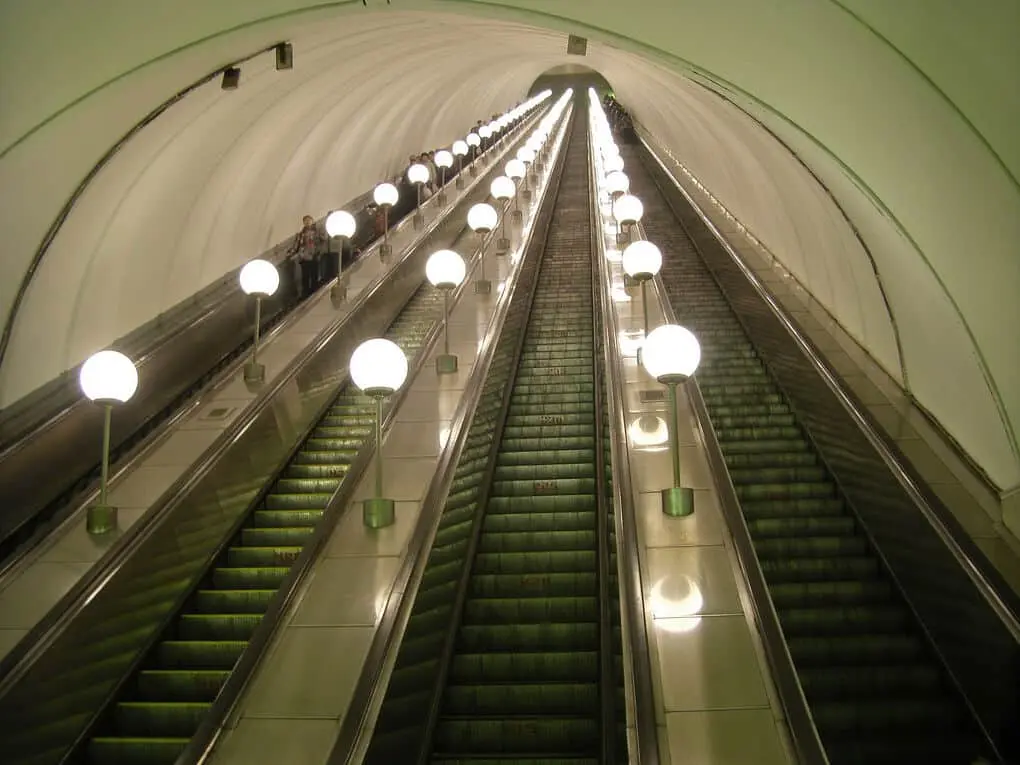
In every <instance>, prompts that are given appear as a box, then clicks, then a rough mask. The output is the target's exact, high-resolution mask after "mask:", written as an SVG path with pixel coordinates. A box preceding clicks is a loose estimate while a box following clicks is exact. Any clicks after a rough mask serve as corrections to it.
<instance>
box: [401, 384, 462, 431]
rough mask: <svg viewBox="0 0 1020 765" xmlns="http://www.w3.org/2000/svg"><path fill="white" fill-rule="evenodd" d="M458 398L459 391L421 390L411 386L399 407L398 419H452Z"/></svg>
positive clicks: (408, 420) (405, 420) (413, 420)
mask: <svg viewBox="0 0 1020 765" xmlns="http://www.w3.org/2000/svg"><path fill="white" fill-rule="evenodd" d="M460 400H461V393H460V391H455V390H444V391H438V392H437V391H431V390H427V391H423V390H416V389H414V388H413V387H412V389H411V390H409V391H408V392H407V395H406V396H405V397H404V403H403V404H402V405H401V407H400V415H399V421H400V422H401V423H405V422H428V421H430V420H449V419H452V418H453V415H454V413H455V412H456V411H457V407H458V406H459V405H460Z"/></svg>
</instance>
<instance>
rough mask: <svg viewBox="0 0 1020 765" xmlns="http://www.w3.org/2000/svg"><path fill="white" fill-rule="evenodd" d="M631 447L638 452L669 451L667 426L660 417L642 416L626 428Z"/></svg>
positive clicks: (652, 415)
mask: <svg viewBox="0 0 1020 765" xmlns="http://www.w3.org/2000/svg"><path fill="white" fill-rule="evenodd" d="M627 437H628V438H629V439H630V443H631V446H632V447H633V448H634V450H635V451H639V452H664V451H667V450H668V449H669V426H668V425H667V424H666V421H665V420H664V419H662V418H661V417H657V416H655V415H654V414H643V415H641V416H640V417H638V418H636V419H635V420H634V421H633V422H632V423H631V424H630V425H629V426H628V427H627Z"/></svg>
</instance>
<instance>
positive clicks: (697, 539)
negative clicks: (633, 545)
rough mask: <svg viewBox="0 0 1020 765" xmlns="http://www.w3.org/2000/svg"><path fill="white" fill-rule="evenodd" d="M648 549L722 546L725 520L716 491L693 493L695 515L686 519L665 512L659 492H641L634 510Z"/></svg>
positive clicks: (642, 537) (642, 541)
mask: <svg viewBox="0 0 1020 765" xmlns="http://www.w3.org/2000/svg"><path fill="white" fill-rule="evenodd" d="M635 512H637V513H638V519H639V521H638V522H639V524H640V531H639V533H640V535H641V543H642V544H643V545H644V546H645V547H676V546H681V545H721V544H723V526H724V523H723V520H722V514H721V511H720V509H719V500H718V498H717V497H716V493H715V491H712V490H708V489H695V490H694V513H693V514H692V515H688V516H686V517H683V518H677V517H674V516H669V515H666V514H665V513H664V512H662V495H661V494H660V493H659V492H642V493H641V494H640V495H639V496H638V504H637V507H636V508H635Z"/></svg>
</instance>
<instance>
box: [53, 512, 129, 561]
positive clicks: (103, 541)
mask: <svg viewBox="0 0 1020 765" xmlns="http://www.w3.org/2000/svg"><path fill="white" fill-rule="evenodd" d="M147 511H148V508H144V507H120V508H118V509H117V528H116V529H114V530H113V531H111V532H109V533H107V534H100V535H98V536H97V535H95V534H89V533H88V531H87V530H86V529H85V518H84V517H82V518H79V519H77V520H76V521H75V522H74V523H73V524H72V525H71V526H70V528H68V529H67V532H66V533H65V534H63V535H62V536H61V537H60V539H58V540H56V541H55V542H54V543H53V546H52V547H50V548H49V549H48V550H46V552H45V553H43V554H42V555H41V556H40V557H39V559H40V560H43V561H50V562H54V563H57V562H60V563H68V562H73V561H79V562H83V563H87V562H95V561H97V560H99V558H100V557H102V555H103V554H105V553H106V551H107V550H109V549H110V546H111V545H113V543H114V542H116V541H117V540H118V539H119V538H120V537H122V536H123V535H124V532H125V531H127V530H128V529H130V528H131V527H132V526H134V525H135V523H137V522H138V520H139V519H140V518H141V517H142V516H143V515H145V513H146V512H147Z"/></svg>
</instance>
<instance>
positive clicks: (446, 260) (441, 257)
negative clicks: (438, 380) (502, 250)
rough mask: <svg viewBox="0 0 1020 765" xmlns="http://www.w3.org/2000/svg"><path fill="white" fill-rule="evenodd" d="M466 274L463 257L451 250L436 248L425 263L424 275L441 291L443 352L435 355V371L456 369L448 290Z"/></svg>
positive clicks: (448, 371) (451, 371)
mask: <svg viewBox="0 0 1020 765" xmlns="http://www.w3.org/2000/svg"><path fill="white" fill-rule="evenodd" d="M466 275H467V266H465V265H464V258H462V257H461V256H460V255H459V254H458V253H456V252H454V251H453V250H438V251H436V252H434V253H432V255H430V256H429V259H428V262H426V263H425V276H426V277H427V278H428V280H429V282H430V283H431V284H432V286H433V287H435V288H436V289H439V290H442V292H443V352H442V354H440V355H439V356H436V373H437V374H441V375H443V374H451V373H453V372H456V371H457V357H456V356H455V355H453V354H452V353H450V291H451V290H453V289H455V288H456V287H457V285H459V284H460V283H461V282H462V281H464V277H465V276H466Z"/></svg>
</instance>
